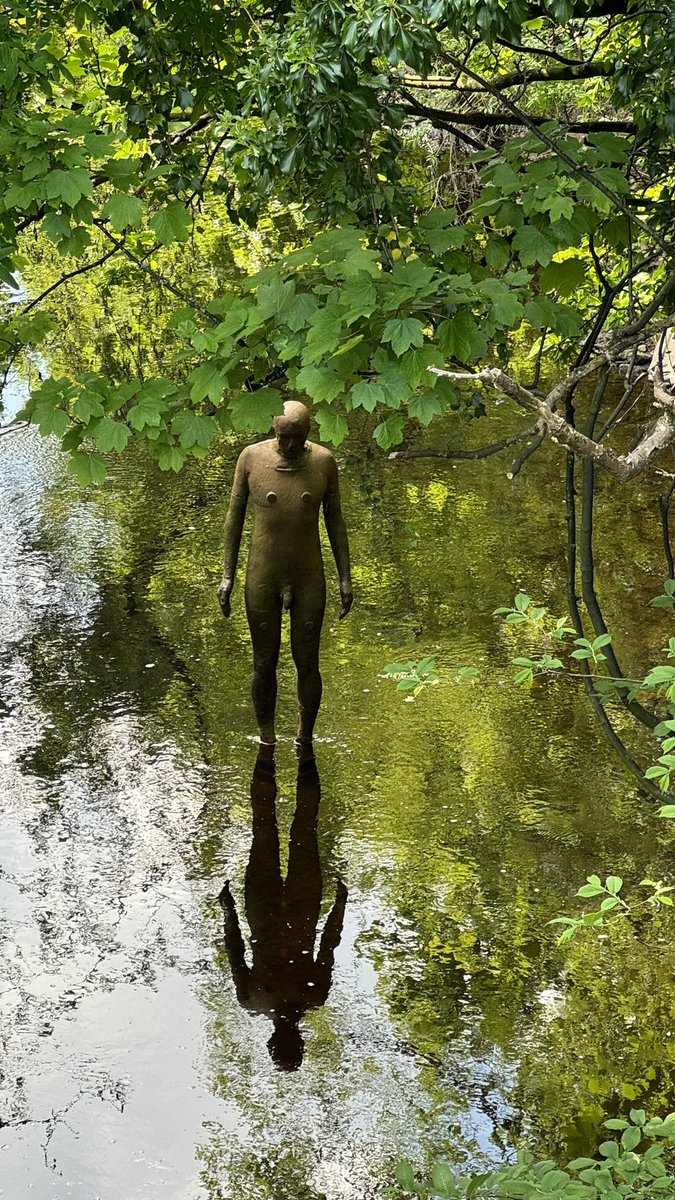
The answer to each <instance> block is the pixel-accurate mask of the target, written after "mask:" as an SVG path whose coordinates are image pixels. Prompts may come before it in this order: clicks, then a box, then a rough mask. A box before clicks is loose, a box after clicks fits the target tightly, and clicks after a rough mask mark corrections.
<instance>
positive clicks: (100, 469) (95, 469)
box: [68, 450, 108, 487]
mask: <svg viewBox="0 0 675 1200" xmlns="http://www.w3.org/2000/svg"><path fill="white" fill-rule="evenodd" d="M68 471H69V473H70V474H71V475H74V476H75V478H76V479H78V480H79V482H80V483H81V484H83V486H84V487H87V486H88V485H89V484H91V483H96V484H100V483H103V481H104V480H105V477H106V475H107V474H108V468H107V466H106V461H105V459H104V458H101V455H100V454H89V453H87V451H85V450H75V451H74V453H73V454H71V456H70V459H69V462H68Z"/></svg>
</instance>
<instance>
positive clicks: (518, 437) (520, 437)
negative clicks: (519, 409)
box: [388, 424, 538, 462]
mask: <svg viewBox="0 0 675 1200" xmlns="http://www.w3.org/2000/svg"><path fill="white" fill-rule="evenodd" d="M537 429H538V424H537V425H535V426H533V428H532V429H523V430H522V431H521V432H520V433H513V434H511V435H510V437H506V438H504V439H503V440H502V441H501V442H494V443H493V444H492V445H491V446H480V447H479V448H478V449H477V450H393V451H392V453H391V454H390V455H389V456H388V457H389V460H392V459H397V460H398V461H399V462H409V461H410V460H411V459H414V458H436V459H438V458H440V459H445V460H446V461H447V460H449V459H453V458H454V459H457V460H459V461H463V460H467V461H468V460H472V459H478V458H490V456H491V455H493V454H499V453H500V451H501V450H506V449H508V447H509V446H515V444H516V442H522V441H524V439H525V438H531V437H533V436H534V435H535V434H536V433H537Z"/></svg>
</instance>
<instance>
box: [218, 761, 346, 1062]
mask: <svg viewBox="0 0 675 1200" xmlns="http://www.w3.org/2000/svg"><path fill="white" fill-rule="evenodd" d="M300 754H301V759H300V763H299V765H298V781H297V791H296V806H295V815H294V817H293V824H292V825H291V833H290V839H289V848H288V871H287V874H286V879H285V880H284V878H283V876H282V873H281V858H280V848H279V828H278V825H277V817H276V806H275V800H276V794H277V787H276V781H275V776H274V760H273V759H272V758H271V751H270V748H269V747H266V746H261V747H260V751H259V755H258V760H257V762H256V765H255V770H254V772H253V778H252V780H251V807H252V810H253V842H252V845H251V853H250V855H249V860H248V866H247V868H246V878H245V884H244V903H245V908H246V919H247V921H248V925H249V928H250V931H251V966H249V965H248V963H247V962H246V948H245V945H244V939H243V937H242V933H241V927H240V925H239V918H238V916H237V909H236V906H235V902H234V899H233V897H232V893H231V891H230V885H229V882H228V883H225V885H224V886H223V889H222V891H221V893H220V896H219V900H220V903H221V905H222V908H223V916H224V935H225V949H226V951H227V957H228V960H229V963H230V968H231V970H232V978H233V980H234V985H235V988H236V991H237V1000H238V1001H239V1003H240V1004H241V1006H242V1008H245V1009H246V1010H247V1011H248V1012H251V1013H254V1014H260V1013H262V1014H264V1015H265V1016H266V1017H268V1018H270V1019H271V1020H272V1022H273V1024H274V1031H273V1033H272V1036H271V1037H270V1039H269V1041H268V1043H267V1048H268V1050H269V1052H270V1055H271V1057H272V1060H273V1062H274V1063H275V1065H276V1066H277V1067H278V1068H279V1070H283V1071H296V1070H297V1069H298V1067H299V1066H300V1064H301V1063H302V1059H303V1054H304V1039H303V1036H302V1032H301V1029H300V1021H301V1019H302V1017H303V1016H304V1014H305V1013H306V1012H307V1010H308V1009H309V1008H320V1007H321V1005H322V1004H325V1002H326V999H327V997H328V992H329V990H330V985H331V979H332V973H333V959H334V955H335V949H336V947H337V946H338V945H339V942H340V937H341V935H342V925H343V921H344V912H345V904H346V902H347V889H346V887H345V885H344V883H342V882H341V881H340V882H339V883H338V885H337V889H336V895H335V903H334V905H333V908H332V910H331V912H330V913H329V915H328V917H327V918H326V922H325V925H324V928H323V933H322V934H321V939H320V942H319V948H318V951H317V953H316V956H315V951H314V943H315V941H316V934H317V925H318V923H319V917H320V913H321V897H322V891H323V883H322V878H321V862H320V859H319V846H318V841H317V824H318V818H319V802H320V798H321V785H320V781H319V774H318V771H317V767H316V761H315V759H314V754H313V752H312V750H311V748H310V747H302V748H301V750H300Z"/></svg>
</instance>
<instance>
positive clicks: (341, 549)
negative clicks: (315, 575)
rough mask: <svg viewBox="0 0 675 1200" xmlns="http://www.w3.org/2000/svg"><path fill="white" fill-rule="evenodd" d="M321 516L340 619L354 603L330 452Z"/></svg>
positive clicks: (346, 545)
mask: <svg viewBox="0 0 675 1200" xmlns="http://www.w3.org/2000/svg"><path fill="white" fill-rule="evenodd" d="M323 516H324V520H325V522H326V532H327V533H328V540H329V542H330V545H331V550H332V551H333V558H334V559H335V565H336V567H337V570H338V577H339V579H340V599H341V600H342V607H341V609H340V620H342V618H343V617H346V616H347V613H348V612H349V610H350V608H351V606H352V604H353V603H354V592H353V589H352V571H351V566H350V562H349V541H348V538H347V527H346V525H345V519H344V517H343V515H342V505H341V503H340V481H339V479H338V469H337V463H336V462H335V459H334V458H333V456H332V454H331V456H330V458H329V459H328V481H327V486H326V492H325V495H324V498H323Z"/></svg>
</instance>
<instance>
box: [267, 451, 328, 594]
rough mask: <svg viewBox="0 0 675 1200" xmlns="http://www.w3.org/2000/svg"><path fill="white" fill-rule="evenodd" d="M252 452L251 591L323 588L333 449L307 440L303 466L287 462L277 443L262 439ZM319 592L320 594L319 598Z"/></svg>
mask: <svg viewBox="0 0 675 1200" xmlns="http://www.w3.org/2000/svg"><path fill="white" fill-rule="evenodd" d="M251 450H252V453H251V452H250V451H249V466H248V488H249V497H250V503H251V507H252V509H253V533H252V537H251V546H250V550H249V556H248V566H247V573H246V574H247V590H248V591H249V593H251V591H252V589H253V588H256V590H258V589H260V588H262V589H263V590H264V591H265V592H267V590H268V588H272V589H273V590H274V591H275V592H276V591H277V589H278V590H279V591H280V592H281V593H283V592H285V590H286V589H287V588H290V589H291V591H292V592H293V593H295V592H296V591H297V588H298V586H301V587H302V588H303V590H305V591H307V590H308V589H312V588H314V589H317V590H321V589H322V588H323V586H324V584H323V580H324V574H323V561H322V556H321V542H320V539H319V510H320V508H321V505H322V502H323V499H324V497H325V495H326V489H327V486H328V469H327V464H328V460H329V454H328V452H327V451H326V450H325V449H324V448H323V447H322V446H318V445H316V444H315V443H312V442H308V443H307V453H306V454H305V456H304V458H303V459H302V461H301V462H300V463H298V465H297V466H296V465H295V464H291V465H290V466H288V465H287V464H285V463H284V460H283V459H281V457H280V456H279V454H278V452H277V449H276V442H274V441H273V440H271V441H269V442H259V443H258V445H257V446H255V447H252V448H251ZM318 600H319V596H318V594H317V601H318Z"/></svg>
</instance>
